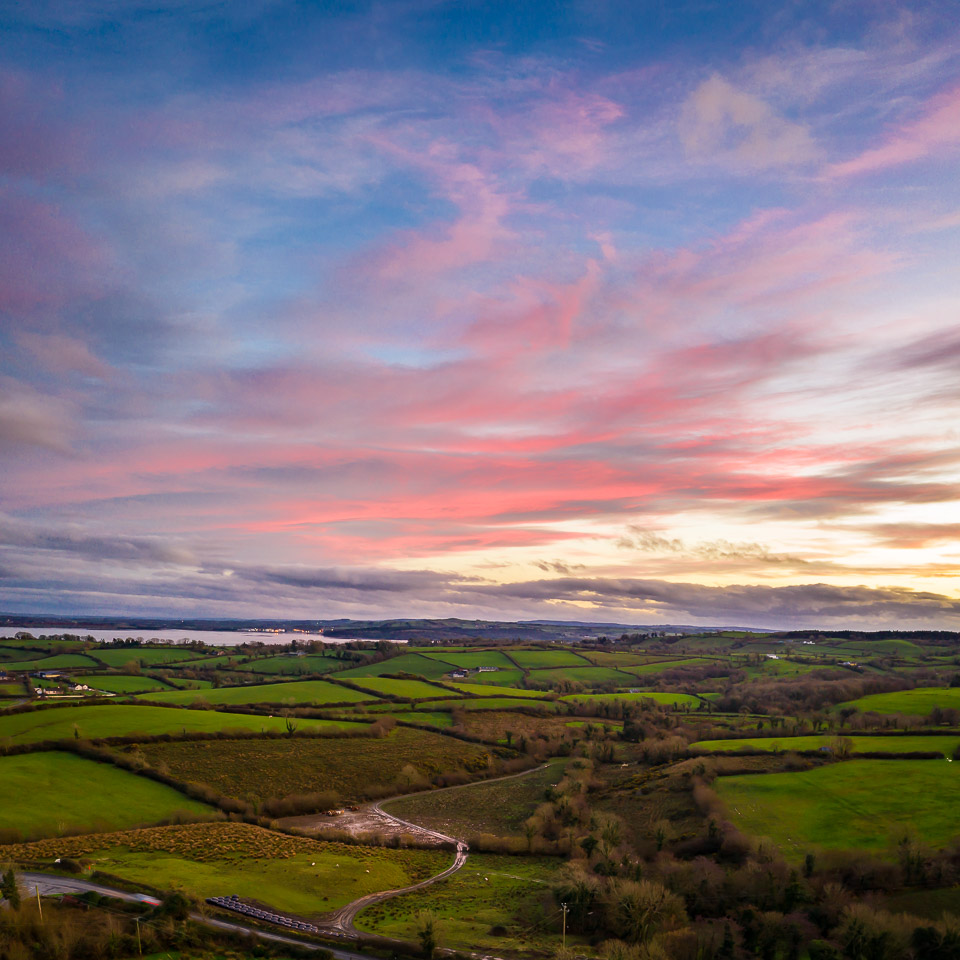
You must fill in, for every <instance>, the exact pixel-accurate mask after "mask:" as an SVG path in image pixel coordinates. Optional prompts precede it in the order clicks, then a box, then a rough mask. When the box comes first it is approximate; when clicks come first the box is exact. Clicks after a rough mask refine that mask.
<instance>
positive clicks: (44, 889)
mask: <svg viewBox="0 0 960 960" xmlns="http://www.w3.org/2000/svg"><path fill="white" fill-rule="evenodd" d="M17 879H18V880H19V881H20V884H21V885H22V886H23V888H24V894H25V895H26V896H36V892H37V888H38V887H39V888H40V895H41V896H43V897H45V896H49V895H52V894H58V893H67V894H77V893H87V892H89V891H93V892H94V893H99V894H100V895H101V896H104V897H116V898H117V899H118V900H126V901H128V902H135V901H139V900H141V897H142V894H136V893H130V891H129V890H116V889H114V888H113V887H105V886H103V884H100V883H91V882H90V881H89V880H79V879H74V878H73V877H57V876H52V875H48V874H45V873H18V874H17ZM190 919H191V920H194V921H196V922H197V923H203V924H205V925H206V926H208V927H215V928H216V929H218V930H228V931H230V932H231V933H239V934H242V935H249V934H252V935H253V936H255V937H258V938H259V939H261V940H270V941H271V942H273V943H289V944H292V945H295V946H298V947H306V948H307V949H308V950H329V951H330V952H331V953H332V954H333V955H334V957H336V958H337V960H370V957H369V955H368V954H364V953H354V952H353V951H351V950H341V949H339V948H338V947H327V946H321V945H320V944H316V943H310V942H309V941H307V940H298V939H296V937H286V936H284V935H283V934H282V933H271V932H270V931H269V930H258V929H256V928H254V927H247V926H244V925H243V924H242V923H231V922H230V921H229V920H218V919H216V918H215V917H207V916H204V915H203V914H202V913H191V914H190Z"/></svg>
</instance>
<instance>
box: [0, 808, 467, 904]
mask: <svg viewBox="0 0 960 960" xmlns="http://www.w3.org/2000/svg"><path fill="white" fill-rule="evenodd" d="M4 853H5V854H6V855H7V856H9V857H10V858H11V859H17V860H25V859H26V860H30V859H42V858H48V857H50V858H52V857H56V856H72V857H78V856H82V857H85V858H89V859H90V860H92V861H93V864H94V866H95V867H96V868H97V869H99V870H103V871H105V872H107V873H110V874H113V875H115V876H118V877H123V878H124V879H126V880H129V881H132V882H134V883H143V884H147V885H149V886H152V887H158V888H160V889H174V888H177V889H181V890H183V891H185V892H186V893H188V894H191V895H192V896H195V897H198V898H205V897H210V896H216V895H230V894H234V893H236V894H239V895H240V896H241V897H244V898H246V899H251V900H256V901H259V902H261V903H265V904H267V905H269V906H273V907H277V908H279V909H282V910H284V911H289V912H292V913H296V914H299V915H301V916H305V917H316V916H319V915H322V914H323V913H324V912H325V911H328V910H331V909H335V908H337V907H341V906H343V905H344V904H347V903H349V902H350V901H352V900H355V899H356V898H357V897H361V896H363V895H364V894H367V893H373V892H375V891H377V890H389V889H391V888H393V887H402V886H407V885H409V884H411V883H417V882H418V881H420V880H425V879H426V878H427V877H430V876H432V875H433V874H434V873H438V872H439V871H440V870H442V869H443V868H444V867H446V866H448V865H449V863H450V861H451V856H450V854H449V853H445V852H442V851H433V850H386V849H383V848H379V847H359V846H346V845H344V844H337V843H322V842H319V841H316V840H309V839H306V838H302V837H289V836H285V835H283V834H278V833H272V832H270V831H269V830H263V829H261V828H260V827H254V826H250V825H248V824H243V823H214V824H196V825H189V826H181V827H157V828H153V829H150V830H132V831H125V832H123V833H115V834H106V835H102V834H101V835H93V836H85V837H70V838H67V839H64V840H58V841H57V842H56V844H52V843H50V842H49V841H46V842H42V843H38V844H22V845H20V846H17V847H10V848H5V850H4Z"/></svg>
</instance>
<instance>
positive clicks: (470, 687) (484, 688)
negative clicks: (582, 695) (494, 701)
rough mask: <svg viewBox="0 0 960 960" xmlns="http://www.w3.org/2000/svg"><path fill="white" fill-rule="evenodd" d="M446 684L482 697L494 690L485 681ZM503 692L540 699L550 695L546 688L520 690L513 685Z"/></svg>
mask: <svg viewBox="0 0 960 960" xmlns="http://www.w3.org/2000/svg"><path fill="white" fill-rule="evenodd" d="M444 685H445V686H447V687H453V688H454V689H456V690H461V691H462V692H463V693H472V694H476V695H478V696H481V697H485V696H489V694H490V693H491V692H492V691H491V690H490V687H489V685H488V684H485V683H461V682H460V681H459V680H457V681H450V682H448V683H446V684H444ZM498 692H499V691H498ZM503 694H504V695H505V696H511V697H524V698H532V699H534V700H540V699H543V698H544V697H549V696H550V694H549V692H547V691H546V690H518V689H516V688H515V687H511V688H510V690H509V691H506V690H504V691H503Z"/></svg>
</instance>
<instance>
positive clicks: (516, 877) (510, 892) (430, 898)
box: [356, 853, 585, 956]
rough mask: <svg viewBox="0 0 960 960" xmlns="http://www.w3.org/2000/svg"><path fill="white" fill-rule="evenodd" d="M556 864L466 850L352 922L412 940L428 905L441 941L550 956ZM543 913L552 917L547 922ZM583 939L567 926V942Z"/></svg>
mask: <svg viewBox="0 0 960 960" xmlns="http://www.w3.org/2000/svg"><path fill="white" fill-rule="evenodd" d="M562 867H563V861H562V860H560V858H558V857H503V856H494V855H491V854H484V853H477V854H472V855H471V857H470V859H469V860H468V861H467V863H466V865H465V866H464V867H463V869H462V870H460V871H459V872H457V873H455V874H454V875H453V876H452V877H450V878H449V879H447V880H443V881H441V882H440V883H436V884H434V885H433V886H430V887H427V888H426V889H424V890H418V891H417V892H416V893H409V894H405V895H403V896H400V897H396V898H394V899H392V900H387V901H385V902H384V903H380V904H376V905H375V906H373V907H369V908H367V909H366V910H363V911H361V912H360V914H358V916H357V919H356V925H357V927H358V929H360V930H368V931H370V932H371V933H379V934H381V935H383V936H389V937H395V938H399V939H403V940H412V941H414V942H416V939H417V934H416V931H417V914H418V913H419V912H420V911H421V910H430V911H432V912H433V913H434V914H435V916H436V917H437V920H438V942H439V944H440V946H441V947H446V948H454V949H460V950H468V951H475V950H483V951H484V952H493V953H494V955H495V956H502V955H503V953H502V952H501V951H504V950H505V949H510V950H511V951H514V952H515V951H517V950H520V951H524V952H527V951H529V952H533V953H534V954H535V955H537V956H545V955H549V956H553V955H554V954H555V952H556V948H558V947H559V945H560V928H559V909H558V907H557V905H556V904H555V903H554V902H553V898H552V896H551V895H550V887H549V885H550V884H551V883H553V882H554V881H555V880H556V879H557V878H558V876H559V873H560V870H561V869H562ZM548 919H549V920H552V921H554V922H552V923H550V924H549V925H548V924H546V923H545V922H544V921H545V920H548ZM495 927H503V928H504V932H503V934H502V935H499V936H498V935H497V934H496V933H492V932H491V931H492V930H493V928H495ZM584 943H585V941H584V940H582V939H581V938H579V937H575V936H573V935H572V934H570V933H569V932H568V934H567V947H568V948H569V947H571V946H577V947H580V946H582V945H583V944H584ZM546 951H549V954H548V953H546ZM578 952H582V951H578Z"/></svg>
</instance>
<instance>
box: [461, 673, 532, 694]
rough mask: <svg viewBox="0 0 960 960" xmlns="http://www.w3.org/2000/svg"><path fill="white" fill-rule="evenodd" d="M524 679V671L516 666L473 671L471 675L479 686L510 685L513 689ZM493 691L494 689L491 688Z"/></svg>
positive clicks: (471, 679)
mask: <svg viewBox="0 0 960 960" xmlns="http://www.w3.org/2000/svg"><path fill="white" fill-rule="evenodd" d="M522 680H523V671H522V670H518V669H517V668H516V667H513V668H512V669H510V670H497V671H495V672H494V671H491V672H490V673H472V674H471V675H470V682H471V683H473V684H475V685H476V686H479V687H500V688H505V687H510V688H511V689H517V688H519V686H520V683H521V681H522ZM444 682H445V683H446V684H448V685H449V684H450V682H451V681H449V680H445V681H444ZM490 692H491V693H493V692H494V691H493V690H491V691H490Z"/></svg>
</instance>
